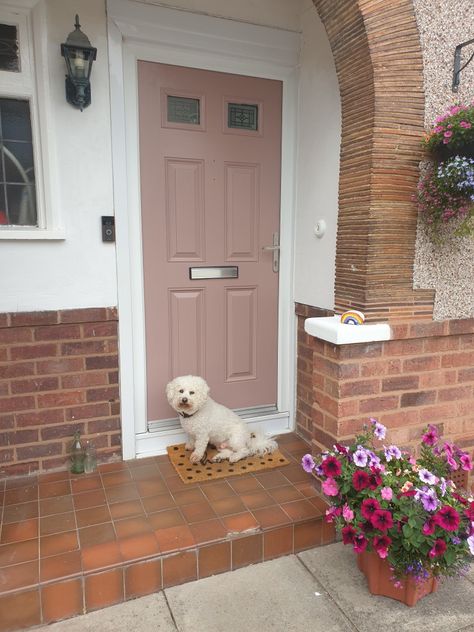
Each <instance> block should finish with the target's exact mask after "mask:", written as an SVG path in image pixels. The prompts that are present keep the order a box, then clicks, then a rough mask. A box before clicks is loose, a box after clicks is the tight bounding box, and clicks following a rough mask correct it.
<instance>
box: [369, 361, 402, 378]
mask: <svg viewBox="0 0 474 632" xmlns="http://www.w3.org/2000/svg"><path fill="white" fill-rule="evenodd" d="M401 370H402V363H401V360H398V359H389V358H387V359H385V360H375V361H374V362H363V363H362V364H361V365H360V374H361V376H362V377H372V376H374V375H376V376H381V375H396V374H398V373H400V372H401Z"/></svg>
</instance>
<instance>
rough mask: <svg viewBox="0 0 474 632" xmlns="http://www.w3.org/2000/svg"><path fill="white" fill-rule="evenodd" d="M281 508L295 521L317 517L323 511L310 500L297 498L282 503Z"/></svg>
mask: <svg viewBox="0 0 474 632" xmlns="http://www.w3.org/2000/svg"><path fill="white" fill-rule="evenodd" d="M281 508H282V509H283V511H285V513H287V514H288V516H289V517H290V518H291V519H292V520H293V521H296V520H306V519H309V518H316V517H317V516H320V515H321V512H320V511H319V510H318V509H317V508H316V507H315V506H314V505H312V504H311V503H310V502H309V500H295V501H294V502H290V503H282V505H281Z"/></svg>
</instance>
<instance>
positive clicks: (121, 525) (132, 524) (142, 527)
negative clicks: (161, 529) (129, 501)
mask: <svg viewBox="0 0 474 632" xmlns="http://www.w3.org/2000/svg"><path fill="white" fill-rule="evenodd" d="M114 526H115V532H116V534H117V537H118V538H128V537H130V536H132V535H138V534H140V533H151V532H152V531H153V527H152V525H151V524H150V522H149V521H148V520H147V519H146V518H145V516H137V517H135V518H125V519H124V520H117V521H116V522H114Z"/></svg>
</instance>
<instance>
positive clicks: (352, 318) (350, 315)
mask: <svg viewBox="0 0 474 632" xmlns="http://www.w3.org/2000/svg"><path fill="white" fill-rule="evenodd" d="M364 320H365V316H364V314H363V313H362V312H358V311H357V310H356V309H350V310H349V311H348V312H344V314H341V323H343V324H344V325H363V323H364Z"/></svg>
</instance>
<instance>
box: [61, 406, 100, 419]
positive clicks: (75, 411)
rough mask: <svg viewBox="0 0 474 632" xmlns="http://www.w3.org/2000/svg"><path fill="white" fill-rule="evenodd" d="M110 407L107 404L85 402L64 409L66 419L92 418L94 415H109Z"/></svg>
mask: <svg viewBox="0 0 474 632" xmlns="http://www.w3.org/2000/svg"><path fill="white" fill-rule="evenodd" d="M109 414H110V407H109V405H108V404H105V403H102V404H87V405H85V406H76V407H75V408H67V409H66V420H67V421H73V420H75V419H94V418H95V417H109Z"/></svg>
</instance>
